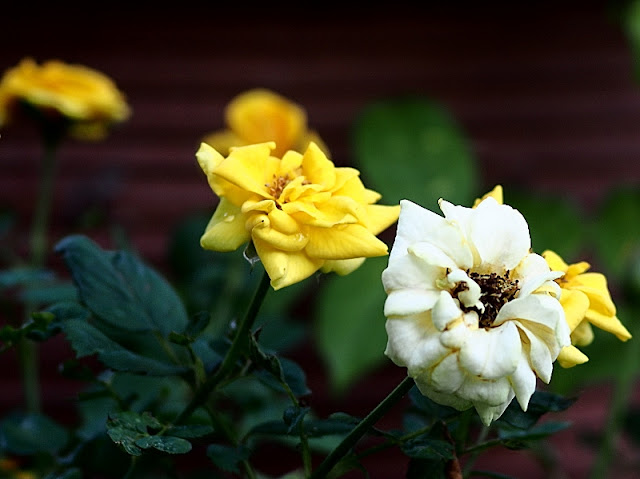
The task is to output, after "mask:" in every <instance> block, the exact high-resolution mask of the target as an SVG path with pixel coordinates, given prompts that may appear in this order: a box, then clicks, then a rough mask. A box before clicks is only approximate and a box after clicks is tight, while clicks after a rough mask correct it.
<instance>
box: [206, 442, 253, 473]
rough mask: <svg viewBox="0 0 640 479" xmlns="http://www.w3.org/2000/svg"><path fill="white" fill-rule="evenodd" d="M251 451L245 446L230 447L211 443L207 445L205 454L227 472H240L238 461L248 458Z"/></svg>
mask: <svg viewBox="0 0 640 479" xmlns="http://www.w3.org/2000/svg"><path fill="white" fill-rule="evenodd" d="M250 454H251V451H250V450H249V449H248V448H247V447H246V446H238V447H231V446H225V445H222V444H211V445H209V447H207V456H208V457H209V459H211V461H213V463H214V464H215V465H216V466H217V467H219V468H220V469H222V470H224V471H228V472H235V473H239V472H240V468H239V466H240V463H241V462H242V461H246V460H247V459H249V456H250Z"/></svg>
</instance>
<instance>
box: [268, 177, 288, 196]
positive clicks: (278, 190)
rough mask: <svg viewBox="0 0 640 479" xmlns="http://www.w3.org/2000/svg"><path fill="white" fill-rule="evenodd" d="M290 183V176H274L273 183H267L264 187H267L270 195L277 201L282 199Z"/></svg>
mask: <svg viewBox="0 0 640 479" xmlns="http://www.w3.org/2000/svg"><path fill="white" fill-rule="evenodd" d="M289 183H291V179H290V178H289V175H287V176H276V175H275V174H274V175H273V181H272V182H271V183H266V184H265V185H264V186H266V187H267V190H268V191H269V194H270V195H271V196H273V197H274V198H276V199H277V198H280V195H281V194H282V191H283V190H284V188H285V186H287V185H288V184H289Z"/></svg>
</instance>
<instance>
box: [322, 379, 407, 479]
mask: <svg viewBox="0 0 640 479" xmlns="http://www.w3.org/2000/svg"><path fill="white" fill-rule="evenodd" d="M412 387H413V379H412V378H410V377H408V376H407V377H406V378H404V379H403V380H402V382H401V383H400V384H398V385H397V386H396V387H395V389H394V390H393V391H391V393H389V395H388V396H387V397H386V398H384V399H383V400H382V402H380V404H378V405H377V406H376V407H375V408H374V409H373V410H372V411H371V412H370V413H369V414H368V415H367V417H365V418H364V419H363V420H362V421H360V423H359V424H358V425H357V426H356V427H355V428H353V430H352V431H351V432H350V433H349V434H348V435H347V436H346V437H345V438H344V439H343V440H342V442H341V443H340V444H338V446H337V447H336V448H335V449H334V450H333V451H331V453H329V455H328V456H327V457H326V458H325V459H324V461H322V463H321V464H320V465H319V466H318V468H317V469H316V470H315V471H313V474H311V478H310V479H321V478H323V479H324V478H326V477H327V475H328V474H329V472H330V471H331V469H333V466H335V465H336V464H337V463H338V462H339V461H340V459H342V458H343V457H344V456H345V455H346V454H347V453H348V452H349V450H350V449H351V448H352V447H353V446H355V444H356V443H357V442H358V440H360V438H361V437H362V436H364V435H365V434H366V432H367V431H368V430H369V429H371V427H373V425H374V424H375V423H376V422H377V421H378V420H379V419H380V418H381V417H382V416H384V415H385V413H386V412H387V411H388V410H389V409H391V407H392V406H393V405H394V404H395V403H397V402H398V401H399V400H400V399H402V397H403V396H404V395H405V394H407V393H408V392H409V390H410V389H411V388H412Z"/></svg>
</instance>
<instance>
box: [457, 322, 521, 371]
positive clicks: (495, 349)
mask: <svg viewBox="0 0 640 479" xmlns="http://www.w3.org/2000/svg"><path fill="white" fill-rule="evenodd" d="M521 351H522V344H521V342H520V334H519V333H518V328H517V327H516V326H515V325H514V324H513V323H512V322H508V323H505V324H503V325H501V326H499V327H497V328H490V329H488V330H485V329H483V328H481V329H477V330H475V331H470V332H469V334H468V335H467V338H466V342H465V344H464V345H463V346H462V348H461V349H460V366H461V367H462V368H464V369H465V370H466V371H468V372H469V374H470V375H472V376H477V377H482V378H483V379H489V380H492V379H499V378H502V377H504V376H508V375H510V374H512V373H513V372H514V371H515V369H516V367H517V366H518V362H519V361H520V356H521Z"/></svg>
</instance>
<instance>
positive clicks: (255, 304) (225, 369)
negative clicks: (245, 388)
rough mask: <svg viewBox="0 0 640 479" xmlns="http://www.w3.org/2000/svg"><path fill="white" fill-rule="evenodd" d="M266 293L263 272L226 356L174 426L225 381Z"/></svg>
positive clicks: (267, 284)
mask: <svg viewBox="0 0 640 479" xmlns="http://www.w3.org/2000/svg"><path fill="white" fill-rule="evenodd" d="M268 291H269V276H268V275H267V273H266V272H264V273H263V275H262V278H261V279H260V283H259V284H258V289H257V291H256V293H255V295H254V296H253V299H252V300H251V304H249V308H248V309H247V312H246V313H245V315H244V318H242V321H241V322H240V324H239V325H238V329H237V330H236V335H235V337H234V338H233V342H232V343H231V347H229V350H228V351H227V354H226V355H225V357H224V359H223V360H222V363H221V364H220V366H219V367H218V369H217V370H216V372H215V373H214V374H213V375H211V376H209V378H208V379H207V380H206V381H205V383H204V384H203V385H202V386H200V388H199V389H198V390H197V391H196V393H195V394H194V396H193V398H192V399H191V402H189V404H187V406H186V407H185V408H184V410H183V411H182V412H181V413H180V415H179V416H178V417H177V418H176V420H175V424H181V423H183V422H184V421H185V420H186V419H187V418H188V417H189V416H190V415H191V414H192V413H193V411H195V410H196V409H197V408H198V407H199V406H200V405H202V404H204V402H205V401H206V400H207V397H208V396H209V394H210V393H211V391H213V390H214V389H215V388H216V386H218V385H219V384H220V382H221V381H222V380H223V379H225V377H226V376H227V374H228V373H229V372H230V371H231V369H232V368H233V367H234V366H235V364H236V361H237V359H238V355H239V354H240V351H241V350H242V348H243V347H244V346H245V344H246V342H247V340H248V337H249V333H250V332H251V327H252V326H253V323H254V322H255V320H256V317H257V316H258V311H259V310H260V306H261V305H262V301H263V300H264V298H265V296H266V294H267V292H268Z"/></svg>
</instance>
